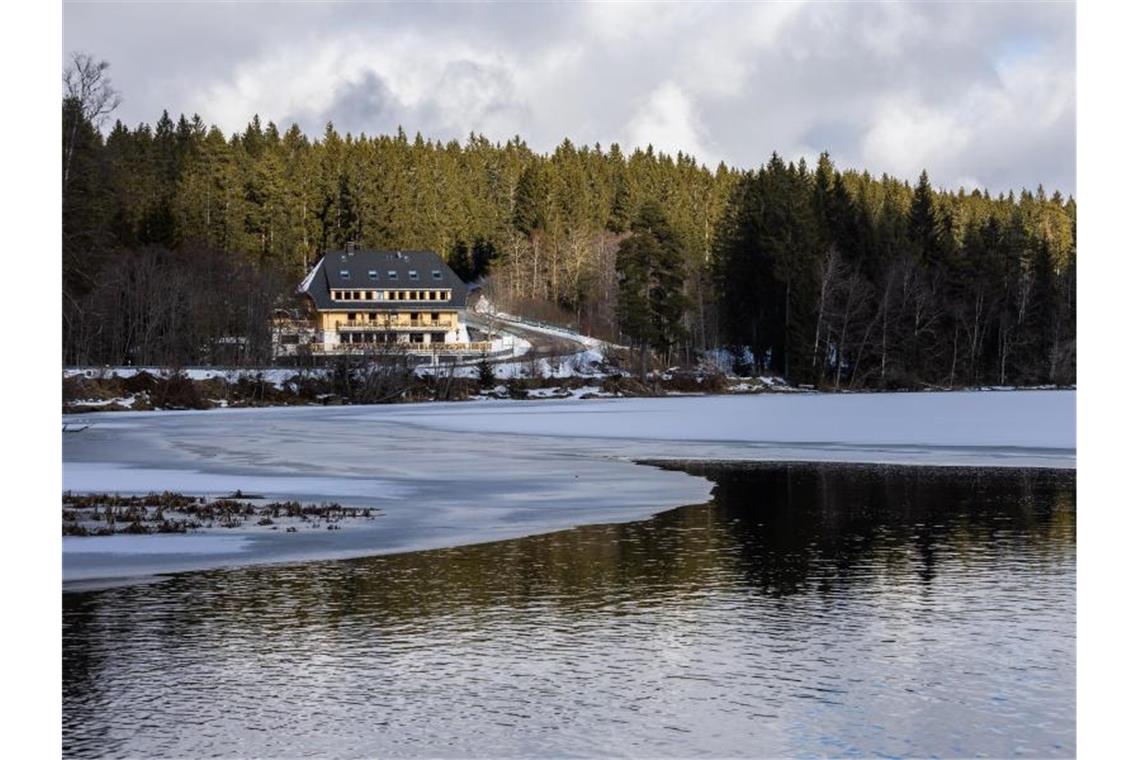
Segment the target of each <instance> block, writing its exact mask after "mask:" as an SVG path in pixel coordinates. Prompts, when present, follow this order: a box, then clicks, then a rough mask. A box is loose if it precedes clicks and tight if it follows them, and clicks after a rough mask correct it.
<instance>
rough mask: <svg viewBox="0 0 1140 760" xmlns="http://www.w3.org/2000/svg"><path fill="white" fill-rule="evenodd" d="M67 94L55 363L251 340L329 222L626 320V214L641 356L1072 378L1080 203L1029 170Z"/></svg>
mask: <svg viewBox="0 0 1140 760" xmlns="http://www.w3.org/2000/svg"><path fill="white" fill-rule="evenodd" d="M87 110H88V109H85V108H84V105H83V100H82V97H68V98H65V100H64V104H63V119H64V185H63V192H64V198H63V202H64V241H63V242H64V361H65V362H67V363H111V364H119V363H124V362H133V363H140V364H141V363H155V362H165V363H183V364H190V363H199V362H204V361H210V360H215V359H216V357H218V356H221V355H226V356H232V357H234V358H233V360H234V361H239V362H247V363H255V362H259V361H265V360H266V359H267V355H266V353H265V351H266V350H267V348H266V346H267V339H266V336H265V334H264V323H265V319H266V318H267V317H268V316H269V314H270V312H271V309H272V308H273V306H274V305H275V304H282V303H287V302H288V299H289V292H290V286H291V285H292V284H294V283H295V282H296V281H298V280H299V279H300V278H301V276H302V275H303V274H304V272H305V271H307V269H308V268H309V267H311V266H312V265H313V264H314V263H315V262H316V260H317V259H318V258H319V257H320V256H321V255H322V253H323V252H324V251H325V250H327V249H336V248H341V247H343V246H345V245H346V244H348V243H356V244H358V245H360V246H362V247H369V248H371V247H376V248H404V249H415V248H426V249H431V250H436V251H439V252H441V253H443V254H444V255H445V257H446V258H447V259H448V261H449V263H450V264H451V266H452V267H453V268H454V269H455V270H456V271H457V272H458V273H459V274H460V275H461V276H462V277H464V278H465V279H468V280H472V279H477V278H485V283H486V287H487V289H488V290H489V291H490V292H491V293H492V294H493V296H494V298H495V300H496V302H497V303H498V304H499V305H500V306H501V307H504V308H512V306H519V307H520V308H522V307H523V306H524V305H525V306H531V307H533V306H534V305H535V304H540V305H545V306H546V307H549V308H551V309H553V308H554V307H557V308H558V310H560V312H561V313H563V314H564V315H566V317H567V318H568V319H572V320H574V321H576V322H577V324H578V326H579V327H580V328H581V329H583V330H585V331H587V332H591V333H593V334H596V335H600V336H602V337H616V338H621V337H623V336H624V337H626V338H628V337H629V336H630V335H631V334H633V333H634V332H636V329H637V327H636V326H632V327H631V326H630V325H629V324H623V322H622V320H621V319H619V316H620V315H621V313H622V312H623V310H622V309H621V308H620V304H621V302H622V295H621V292H620V290H621V281H622V279H623V278H620V277H619V273H622V272H624V273H625V277H624V281H626V282H628V281H631V279H630V278H632V279H633V280H636V279H637V277H638V273H637V272H636V271H634V269H635V268H634V269H631V268H630V266H628V265H627V264H628V263H627V262H620V261H619V256H621V255H623V254H621V253H620V251H622V250H623V249H622V242H623V241H625V240H627V239H629V238H632V237H636V235H637V230H636V229H634V228H635V227H636V226H637V220H638V219H639V218H640V217H644V216H645V214H644V213H643V212H646V213H648V216H649V217H653V218H656V216H657V215H659V216H661V217H662V219H661V221H660V224H662V225H664V226H665V227H666V228H667V229H666V230H664V231H663V232H662V233H661V235H658V237H659V238H660V239H662V240H667V241H668V245H667V246H665V247H666V249H667V250H668V251H669V255H670V262H671V264H670V266H669V267H668V268H667V269H668V277H667V280H668V283H667V287H668V288H670V289H671V292H670V293H668V294H666V295H667V296H668V297H667V298H666V300H667V301H668V303H670V304H671V305H672V307H676V308H675V310H679V311H678V316H677V319H676V324H675V325H672V324H671V325H670V326H669V329H668V330H667V331H664V332H661V331H658V335H659V339H658V340H654V341H653V346H652V348H653V350H654V353H655V355H656V356H657V358H658V359H659V360H661V361H665V362H672V363H678V362H680V363H686V362H687V363H696V362H697V361H699V359H700V357H701V356H702V353H703V352H705V351H707V350H709V349H713V348H726V349H729V350H730V351H731V352H733V353H734V355H735V356H736V357H737V364H738V369H748V370H754V371H772V372H777V373H781V374H786V375H787V376H788V378H789V379H790V380H792V381H794V382H807V383H822V384H828V385H831V384H836V385H842V386H844V387H848V386H852V387H863V386H881V385H891V384H905V385H920V384H923V383H929V384H945V383H957V384H963V383H998V382H1001V383H1038V382H1058V383H1068V382H1072V381H1073V377H1074V372H1075V324H1074V323H1075V308H1074V298H1075V295H1074V293H1075V288H1074V279H1075V258H1076V257H1075V251H1076V249H1075V242H1074V240H1075V224H1076V207H1075V203H1074V202H1073V201H1072V200H1071V199H1070V200H1066V199H1063V198H1061V197H1060V196H1059V195H1057V194H1054V195H1053V196H1052V197H1046V195H1045V194H1044V192H1043V191H1042V190H1040V189H1039V190H1038V191H1037V192H1036V193H1029V192H1022V193H1020V194H1019V195H1016V196H1015V195H1014V194H1013V193H1005V194H1001V195H999V196H998V197H996V198H992V197H990V196H989V195H988V194H987V193H982V192H973V193H966V192H964V191H958V192H955V193H949V192H940V191H936V190H934V189H933V188H932V187H931V186H930V184H929V183H928V182H927V181H926V179H925V175H924V177H923V179H922V180H920V181H919V183H918V184H917V185H916V186H914V187H911V186H910V185H908V184H907V183H905V182H903V181H900V180H896V179H894V178H891V177H886V176H884V177H880V178H872V177H871V176H870V175H869V174H867V173H865V172H864V173H858V172H852V171H848V172H842V173H841V172H839V171H837V170H836V169H835V168H833V167H832V166H831V164H830V162H829V160H828V158H827V156H826V155H825V156H822V157H821V158H820V160H819V163H818V165H817V166H816V167H814V168H811V169H809V167H808V166H807V165H806V164H805V163H804V162H803V161H801V162H800V163H798V164H794V165H792V164H786V163H785V162H783V161H782V160H781V159H779V157H777V156H773V157H772V159H771V160H770V161H769V162H768V163H767V164H766V165H765V166H764V167H763V168H761V169H758V170H756V171H749V172H743V171H739V170H736V169H730V168H728V167H726V166H724V165H723V164H722V165H720V166H718V167H717V168H716V169H715V170H710V169H708V168H705V167H703V166H700V165H698V164H697V162H696V161H695V160H694V159H692V158H691V157H689V156H686V155H683V154H679V155H676V156H671V155H664V154H660V153H658V152H655V151H654V150H653V149H652V147H647V148H645V149H637V150H635V151H633V152H632V153H630V154H629V155H626V154H624V153H623V152H622V151H621V150H620V149H619V147H618V146H617V145H612V146H610V147H609V148H607V149H603V148H602V147H601V146H600V145H594V146H593V147H587V146H575V145H573V144H571V143H570V142H569V141H565V142H563V143H562V144H561V145H560V146H558V148H556V149H555V150H554V151H553V153H550V154H539V153H536V152H534V151H533V150H531V149H530V148H529V147H528V146H527V145H526V144H525V143H524V142H523V141H521V140H520V139H518V138H516V139H514V140H512V141H510V142H508V143H506V144H495V143H492V142H490V141H489V140H487V139H486V138H484V137H481V136H477V135H472V136H470V137H469V138H468V140H467V141H466V142H464V143H462V144H461V143H460V142H458V141H451V142H448V143H441V142H438V141H432V140H428V139H424V138H423V137H422V136H420V135H418V134H417V135H415V136H413V137H410V138H409V137H408V136H407V135H406V134H405V133H404V132H403V131H402V130H400V131H398V132H397V133H396V134H394V135H381V136H372V137H369V136H365V135H358V136H353V135H342V134H340V133H339V132H337V131H336V130H335V129H334V127H333V126H332V125H329V126H328V128H327V129H326V130H325V133H324V134H323V135H322V136H321V137H320V139H310V138H309V137H307V136H306V135H305V134H303V133H302V132H301V130H300V129H299V128H298V127H297V126H296V125H294V126H291V127H289V128H288V129H286V130H284V131H281V130H279V129H278V127H277V126H276V125H274V124H273V123H271V122H270V123H266V124H262V123H261V122H260V120H259V119H258V118H257V117H254V118H253V120H252V121H251V122H250V123H249V125H248V127H247V128H246V129H245V130H244V131H243V132H242V133H240V134H235V135H231V136H229V137H226V136H225V135H223V133H222V132H221V131H220V130H218V129H217V128H216V127H208V126H207V125H206V124H205V123H204V122H203V121H202V120H201V119H200V118H198V117H197V116H195V117H191V118H186V117H179V118H178V119H177V120H174V119H172V118H170V117H169V116H168V115H167V114H165V113H164V114H163V115H162V117H161V118H160V119H159V120H158V121H157V122H156V123H155V124H154V125H153V126H150V125H146V124H142V125H139V126H137V127H134V128H128V127H127V126H125V125H123V124H121V123H118V122H116V123H115V124H114V125H113V126H111V127H110V128H109V129H107V132H106V136H104V135H103V134H102V133H101V132H100V131H99V130H98V129H96V128H95V121H96V120H93V119H91V118H90V117H89V116H88V113H87ZM647 207H648V208H647ZM662 235H663V237H662ZM624 250H626V251H627V252H629V251H630V250H631V247H630V246H629V245H628V244H627V245H626V246H625V249H624ZM642 274H645V273H642ZM646 276H651V275H646ZM639 282H640V280H639ZM643 284H644V283H643ZM657 286H658V284H657V283H655V284H654V287H657ZM662 287H665V286H662ZM626 303H627V304H628V303H632V301H630V300H629V299H628V298H627V299H626ZM631 315H633V312H632V311H631V310H630V309H625V310H624V316H625V319H626V321H627V322H628V320H629V319H631V318H634V317H635V315H633V316H631ZM660 336H664V337H660ZM239 345H240V346H242V348H240V349H235V346H239Z"/></svg>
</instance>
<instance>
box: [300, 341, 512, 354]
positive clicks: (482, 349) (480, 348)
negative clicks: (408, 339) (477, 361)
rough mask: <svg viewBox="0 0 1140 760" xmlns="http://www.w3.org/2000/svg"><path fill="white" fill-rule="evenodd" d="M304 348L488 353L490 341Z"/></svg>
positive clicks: (327, 351) (320, 351) (317, 351)
mask: <svg viewBox="0 0 1140 760" xmlns="http://www.w3.org/2000/svg"><path fill="white" fill-rule="evenodd" d="M305 348H306V349H307V350H308V351H310V352H312V353H314V354H370V353H375V354H398V353H402V352H406V353H413V354H430V353H438V352H444V353H446V352H463V353H474V354H480V353H490V352H491V342H490V341H472V342H471V343H332V344H328V345H326V344H324V343H309V344H305Z"/></svg>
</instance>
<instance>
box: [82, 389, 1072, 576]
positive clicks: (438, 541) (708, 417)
mask: <svg viewBox="0 0 1140 760" xmlns="http://www.w3.org/2000/svg"><path fill="white" fill-rule="evenodd" d="M1075 404H1076V394H1075V393H1074V392H1072V391H1016V392H979V393H965V392H961V393H904V394H845V395H825V394H805V395H796V396H783V395H758V396H702V397H681V398H657V399H612V400H588V401H550V402H542V401H532V402H516V401H505V402H471V403H454V404H446V403H433V404H408V405H387V406H375V407H320V408H316V407H302V408H298V407H293V408H269V409H244V410H215V411H206V412H141V413H116V414H95V415H86V416H83V417H82V418H80V417H77V416H69V417H68V421H69V422H78V423H80V424H88V423H90V424H91V427H90V428H89V429H87V430H84V431H83V432H81V433H76V434H70V435H66V436H64V468H63V476H64V478H63V479H64V488H65V489H70V490H75V491H109V492H120V493H137V492H147V491H161V490H170V491H181V492H184V493H190V494H210V495H213V494H223V493H228V492H231V491H235V490H238V489H240V490H242V491H244V492H246V493H251V492H253V493H258V494H264V495H265V496H267V497H269V498H274V499H278V498H291V499H298V500H301V501H307V502H321V501H337V502H340V503H341V504H344V505H351V506H374V507H379V508H380V509H381V510H383V517H381V518H380V519H377V520H375V521H373V522H372V523H370V524H369V525H368V526H361V527H359V528H354V529H351V530H344V531H331V532H330V531H317V530H313V531H310V532H300V533H295V534H283V533H269V532H266V531H263V530H262V531H253V530H245V529H241V528H237V529H233V530H232V531H228V533H227V536H218V535H216V534H202V535H190V536H141V537H137V538H135V539H134V540H131V541H99V540H95V539H72V540H68V541H66V542H65V543H64V580H65V582H68V583H72V584H75V583H76V582H84V583H88V584H91V583H94V584H100V583H106V582H108V581H109V580H111V579H123V578H130V577H143V576H149V575H153V574H154V573H158V572H174V571H181V570H194V569H206V568H215V567H226V566H234V565H244V564H257V563H265V562H293V561H299V560H308V559H317V558H345V557H354V556H365V555H372V554H381V553H391V552H400V551H411V550H418V549H427V548H438V547H447V546H457V545H462V544H471V543H477V542H482V541H491V540H498V539H505V538H515V537H519V536H524V535H531V534H536V533H543V532H548V531H552V530H557V529H561V528H568V527H572V526H576V525H586V524H599V523H615V522H628V521H630V520H635V519H642V518H645V517H648V516H649V515H651V514H654V513H657V512H660V511H662V510H664V509H668V508H671V507H677V506H681V505H686V504H699V503H703V502H705V501H707V499H708V497H709V493H710V489H711V483H710V482H709V481H708V480H706V479H705V478H703V477H697V476H693V475H689V474H686V473H684V472H679V471H671V470H668V471H667V470H662V469H658V468H654V467H647V466H644V465H639V464H636V463H635V460H664V459H684V460H735V461H813V462H860V463H879V464H918V465H940V466H946V465H953V466H1009V467H1047V468H1053V469H1072V468H1074V467H1075V464H1076V443H1075V441H1076V433H1075ZM116 538H118V537H116ZM124 538H125V537H124ZM223 539H224V540H223Z"/></svg>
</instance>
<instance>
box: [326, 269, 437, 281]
mask: <svg viewBox="0 0 1140 760" xmlns="http://www.w3.org/2000/svg"><path fill="white" fill-rule="evenodd" d="M351 278H352V273H351V272H349V270H347V269H342V270H340V279H342V280H348V279H351ZM431 278H432V279H433V280H442V279H443V272H442V271H441V270H439V269H433V270H431ZM368 279H370V280H379V279H380V272H378V271H376V270H375V269H369V270H368ZM388 279H389V280H398V279H400V273H399V272H397V271H396V270H395V269H389V270H388ZM408 279H409V280H418V279H420V273H419V271H418V270H416V269H409V270H408Z"/></svg>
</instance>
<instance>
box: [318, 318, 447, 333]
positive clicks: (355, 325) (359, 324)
mask: <svg viewBox="0 0 1140 760" xmlns="http://www.w3.org/2000/svg"><path fill="white" fill-rule="evenodd" d="M457 327H458V325H454V324H451V323H448V322H443V321H440V322H432V321H431V320H426V321H425V320H422V319H421V320H417V321H411V322H398V321H396V320H394V319H393V320H383V319H377V320H375V321H372V320H364V321H361V320H357V321H355V322H337V323H336V331H337V332H390V331H393V330H444V331H447V330H454V329H456V328H457Z"/></svg>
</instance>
